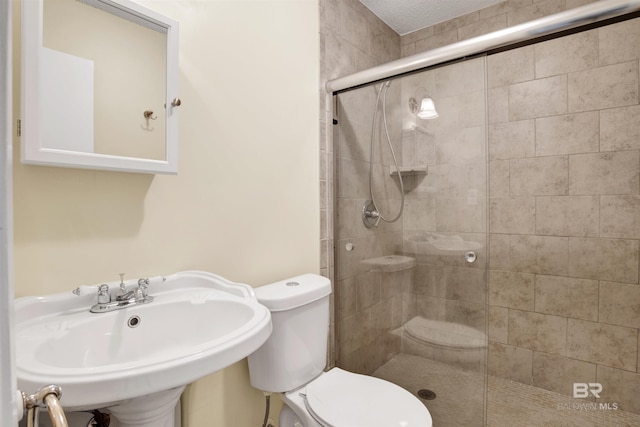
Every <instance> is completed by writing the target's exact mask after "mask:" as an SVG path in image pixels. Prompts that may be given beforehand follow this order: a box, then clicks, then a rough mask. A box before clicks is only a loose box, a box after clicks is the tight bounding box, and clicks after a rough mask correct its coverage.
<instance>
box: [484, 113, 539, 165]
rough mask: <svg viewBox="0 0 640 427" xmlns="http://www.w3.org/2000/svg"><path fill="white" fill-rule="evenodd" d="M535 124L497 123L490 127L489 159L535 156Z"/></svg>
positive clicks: (526, 122)
mask: <svg viewBox="0 0 640 427" xmlns="http://www.w3.org/2000/svg"><path fill="white" fill-rule="evenodd" d="M535 143H536V142H535V122H534V121H533V120H523V121H518V122H509V123H497V124H493V125H490V126H489V159H490V160H503V159H517V158H521V157H533V156H535Z"/></svg>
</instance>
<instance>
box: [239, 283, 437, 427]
mask: <svg viewBox="0 0 640 427" xmlns="http://www.w3.org/2000/svg"><path fill="white" fill-rule="evenodd" d="M255 293H256V297H257V298H258V301H259V302H260V303H262V304H263V305H265V306H266V307H267V308H269V310H270V311H271V320H272V323H273V332H272V334H271V336H270V337H269V339H268V340H267V342H265V343H264V344H263V346H262V347H260V348H259V349H258V350H257V351H256V352H255V353H253V354H251V355H250V356H249V375H250V380H251V385H252V386H253V387H255V388H257V389H259V390H262V391H265V392H273V393H282V400H283V402H284V404H285V405H284V407H283V409H282V412H281V414H280V426H281V427H300V426H303V427H395V426H397V427H418V426H420V427H431V425H432V420H431V415H430V414H429V411H428V410H427V408H426V407H425V406H424V405H423V404H422V402H421V401H420V400H419V399H418V398H417V397H415V396H413V395H412V394H411V393H409V392H408V391H406V390H405V389H403V388H401V387H399V386H397V385H395V384H393V383H390V382H388V381H385V380H382V379H379V378H373V377H369V376H366V375H360V374H356V373H353V372H348V371H345V370H342V369H340V368H333V369H330V370H328V371H326V372H325V371H324V368H325V364H326V363H325V362H326V354H327V337H328V330H329V295H330V293H331V282H330V281H329V279H327V278H325V277H322V276H318V275H315V274H305V275H302V276H297V277H294V278H291V279H287V280H283V281H280V282H276V283H273V284H270V285H266V286H261V287H259V288H256V289H255Z"/></svg>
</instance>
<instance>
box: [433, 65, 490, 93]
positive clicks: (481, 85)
mask: <svg viewBox="0 0 640 427" xmlns="http://www.w3.org/2000/svg"><path fill="white" fill-rule="evenodd" d="M434 73H435V79H436V91H437V93H438V96H454V95H464V94H466V93H469V92H475V91H479V90H484V89H485V73H484V60H483V59H482V58H479V59H472V60H469V61H464V62H458V63H456V64H453V65H450V66H448V67H442V68H436V69H435V70H434Z"/></svg>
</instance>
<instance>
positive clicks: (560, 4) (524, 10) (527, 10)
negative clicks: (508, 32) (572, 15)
mask: <svg viewBox="0 0 640 427" xmlns="http://www.w3.org/2000/svg"><path fill="white" fill-rule="evenodd" d="M564 8H565V4H564V0H544V1H540V2H537V3H534V4H532V5H531V6H526V7H520V8H517V9H515V10H513V11H511V12H509V13H508V14H507V17H508V23H509V26H510V27H511V26H514V25H517V24H522V23H523V22H528V21H532V20H534V19H538V18H542V17H545V16H549V15H553V14H554V13H558V12H562V11H563V10H564Z"/></svg>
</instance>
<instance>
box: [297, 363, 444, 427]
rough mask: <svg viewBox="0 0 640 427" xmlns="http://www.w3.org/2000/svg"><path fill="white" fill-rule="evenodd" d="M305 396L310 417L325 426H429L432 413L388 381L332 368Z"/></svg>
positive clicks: (319, 378)
mask: <svg viewBox="0 0 640 427" xmlns="http://www.w3.org/2000/svg"><path fill="white" fill-rule="evenodd" d="M304 394H305V395H306V397H305V406H306V407H307V410H308V411H309V412H310V413H311V415H312V416H313V417H314V418H316V419H317V420H318V421H319V422H321V423H322V424H323V425H325V426H327V427H345V426H348V427H395V426H398V427H431V425H432V421H431V414H429V411H428V410H427V408H426V407H425V406H424V405H423V404H422V402H420V400H418V398H416V397H415V396H413V395H412V394H411V393H409V392H408V391H407V390H405V389H403V388H402V387H399V386H397V385H395V384H393V383H390V382H388V381H384V380H381V379H379V378H374V377H369V376H366V375H360V374H354V373H352V372H347V371H343V370H342V369H340V368H333V369H331V370H330V371H328V372H325V373H324V374H322V375H320V376H319V377H318V378H316V379H315V380H313V381H311V383H309V384H308V385H307V386H306V388H305V392H304Z"/></svg>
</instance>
